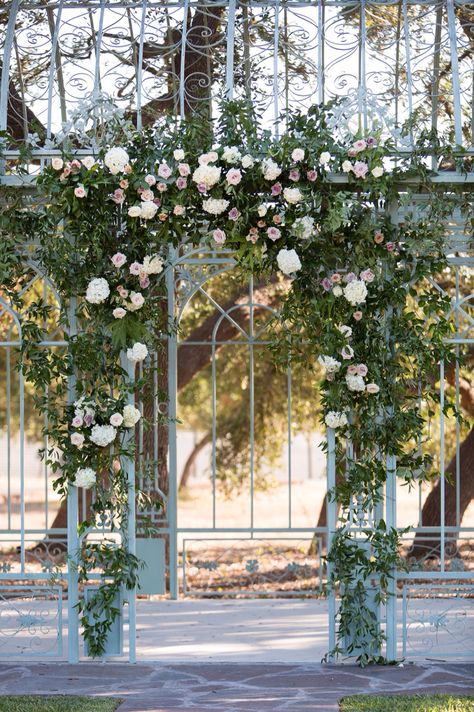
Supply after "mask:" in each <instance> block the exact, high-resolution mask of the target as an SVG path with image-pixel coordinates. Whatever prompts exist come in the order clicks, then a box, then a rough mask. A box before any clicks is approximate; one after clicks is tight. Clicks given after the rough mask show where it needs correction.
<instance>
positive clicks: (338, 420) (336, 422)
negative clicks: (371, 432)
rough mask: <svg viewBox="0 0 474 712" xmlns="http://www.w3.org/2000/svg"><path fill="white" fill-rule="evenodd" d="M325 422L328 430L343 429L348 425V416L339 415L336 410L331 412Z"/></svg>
mask: <svg viewBox="0 0 474 712" xmlns="http://www.w3.org/2000/svg"><path fill="white" fill-rule="evenodd" d="M324 422H325V423H326V425H327V426H328V428H343V427H344V426H345V425H347V415H346V414H345V413H339V412H338V411H336V410H330V411H329V413H327V414H326V417H325V418H324Z"/></svg>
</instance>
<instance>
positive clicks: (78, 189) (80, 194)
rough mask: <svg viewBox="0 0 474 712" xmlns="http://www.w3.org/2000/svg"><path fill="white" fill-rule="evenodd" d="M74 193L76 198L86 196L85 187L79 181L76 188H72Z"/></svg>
mask: <svg viewBox="0 0 474 712" xmlns="http://www.w3.org/2000/svg"><path fill="white" fill-rule="evenodd" d="M74 195H75V196H76V198H85V197H86V191H85V188H84V186H83V185H82V184H81V183H79V185H78V186H77V187H76V188H74Z"/></svg>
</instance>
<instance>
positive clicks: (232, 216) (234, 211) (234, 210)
mask: <svg viewBox="0 0 474 712" xmlns="http://www.w3.org/2000/svg"><path fill="white" fill-rule="evenodd" d="M227 217H228V218H229V220H238V219H239V217H240V213H239V211H238V210H237V208H232V210H229V213H228V215H227Z"/></svg>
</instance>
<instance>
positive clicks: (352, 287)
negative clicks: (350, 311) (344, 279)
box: [344, 279, 367, 307]
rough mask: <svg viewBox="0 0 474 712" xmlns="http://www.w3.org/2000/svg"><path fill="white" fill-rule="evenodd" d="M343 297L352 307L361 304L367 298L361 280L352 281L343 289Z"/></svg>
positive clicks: (364, 286)
mask: <svg viewBox="0 0 474 712" xmlns="http://www.w3.org/2000/svg"><path fill="white" fill-rule="evenodd" d="M344 296H345V298H346V299H347V301H348V302H349V304H352V306H353V307H355V306H357V304H363V303H364V302H365V300H366V298H367V287H366V284H365V282H364V281H363V280H362V279H354V280H353V281H352V282H349V283H348V284H346V286H345V287H344Z"/></svg>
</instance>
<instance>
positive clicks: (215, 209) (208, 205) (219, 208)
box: [202, 198, 229, 215]
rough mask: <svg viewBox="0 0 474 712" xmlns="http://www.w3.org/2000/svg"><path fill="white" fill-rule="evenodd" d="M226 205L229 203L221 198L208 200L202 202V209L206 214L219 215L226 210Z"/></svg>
mask: <svg viewBox="0 0 474 712" xmlns="http://www.w3.org/2000/svg"><path fill="white" fill-rule="evenodd" d="M228 205H229V201H228V200H224V199H223V198H208V199H207V200H203V202H202V207H203V208H204V210H205V211H206V213H210V214H211V215H221V213H223V212H224V210H226V209H227V207H228Z"/></svg>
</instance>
